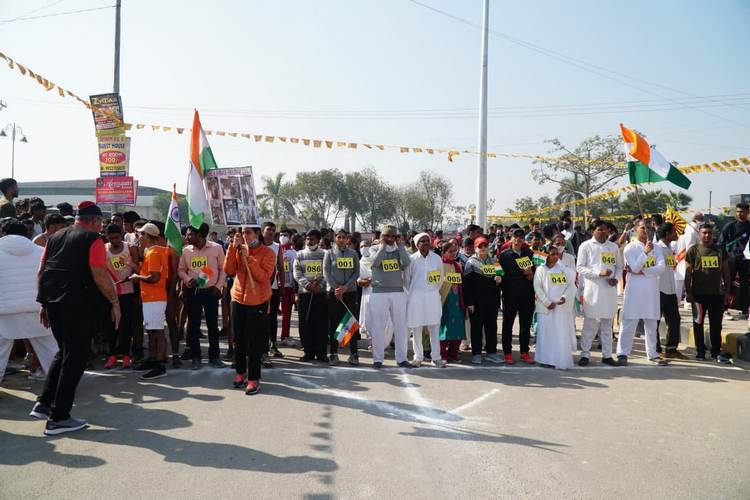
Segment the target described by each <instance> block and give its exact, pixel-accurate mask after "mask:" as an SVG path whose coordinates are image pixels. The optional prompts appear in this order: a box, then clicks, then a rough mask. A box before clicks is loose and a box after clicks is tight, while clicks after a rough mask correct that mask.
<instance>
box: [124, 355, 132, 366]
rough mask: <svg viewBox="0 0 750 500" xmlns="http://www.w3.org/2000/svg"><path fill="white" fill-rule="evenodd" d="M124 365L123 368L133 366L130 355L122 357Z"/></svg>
mask: <svg viewBox="0 0 750 500" xmlns="http://www.w3.org/2000/svg"><path fill="white" fill-rule="evenodd" d="M122 367H123V368H133V362H132V361H131V360H130V356H123V357H122Z"/></svg>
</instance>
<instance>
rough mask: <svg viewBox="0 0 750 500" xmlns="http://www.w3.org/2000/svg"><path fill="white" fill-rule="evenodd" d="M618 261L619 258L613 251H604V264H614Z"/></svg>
mask: <svg viewBox="0 0 750 500" xmlns="http://www.w3.org/2000/svg"><path fill="white" fill-rule="evenodd" d="M616 263H617V258H616V257H615V254H613V253H612V252H602V264H604V265H605V266H614V265H615V264H616Z"/></svg>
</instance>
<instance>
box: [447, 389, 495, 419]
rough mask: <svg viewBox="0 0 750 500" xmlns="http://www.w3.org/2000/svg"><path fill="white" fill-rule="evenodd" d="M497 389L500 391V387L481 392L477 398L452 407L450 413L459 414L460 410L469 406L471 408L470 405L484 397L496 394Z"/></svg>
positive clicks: (475, 403)
mask: <svg viewBox="0 0 750 500" xmlns="http://www.w3.org/2000/svg"><path fill="white" fill-rule="evenodd" d="M499 391H500V389H492V390H491V391H489V392H486V393H484V394H482V395H481V396H479V397H478V398H476V399H474V400H473V401H469V402H468V403H466V404H465V405H461V406H459V407H457V408H453V409H452V410H451V413H455V414H457V415H459V414H461V412H463V411H465V410H468V409H469V408H472V407H474V406H476V405H478V404H479V403H481V402H482V401H484V400H485V399H487V398H489V397H491V396H493V395H494V394H497V393H498V392H499Z"/></svg>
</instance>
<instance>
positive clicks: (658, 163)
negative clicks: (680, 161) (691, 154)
mask: <svg viewBox="0 0 750 500" xmlns="http://www.w3.org/2000/svg"><path fill="white" fill-rule="evenodd" d="M620 130H621V131H622V138H623V139H624V140H625V157H626V159H627V162H628V173H629V174H630V183H631V184H643V183H646V182H661V181H669V182H671V183H672V184H675V185H676V186H679V187H681V188H682V189H687V188H689V187H690V179H688V178H687V177H686V176H685V174H683V173H682V172H680V171H679V170H677V168H676V167H675V166H674V165H672V164H671V163H669V162H668V161H667V159H666V158H664V156H662V154H661V153H659V152H658V151H657V150H656V149H654V148H652V147H650V146H649V145H648V142H646V139H644V138H643V137H641V136H640V135H638V134H637V133H635V132H634V131H632V130H630V129H629V128H625V126H624V125H623V124H622V123H621V124H620Z"/></svg>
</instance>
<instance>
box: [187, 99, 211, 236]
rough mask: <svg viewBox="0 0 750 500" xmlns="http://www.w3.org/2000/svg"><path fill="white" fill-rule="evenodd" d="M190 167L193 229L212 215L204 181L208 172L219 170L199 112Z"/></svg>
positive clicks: (189, 210)
mask: <svg viewBox="0 0 750 500" xmlns="http://www.w3.org/2000/svg"><path fill="white" fill-rule="evenodd" d="M189 166H190V171H189V172H188V182H187V202H188V222H189V223H190V225H191V226H192V227H196V228H197V227H200V225H201V224H203V220H204V219H207V218H209V215H210V214H211V209H210V208H209V206H208V196H206V187H205V186H204V185H203V179H204V178H205V175H206V172H208V171H209V170H213V169H215V168H218V166H217V165H216V160H215V159H214V154H213V153H212V152H211V146H209V145H208V140H207V139H206V134H205V133H204V132H203V127H202V126H201V120H200V117H199V116H198V110H195V115H193V130H192V134H191V136H190V161H189Z"/></svg>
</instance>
